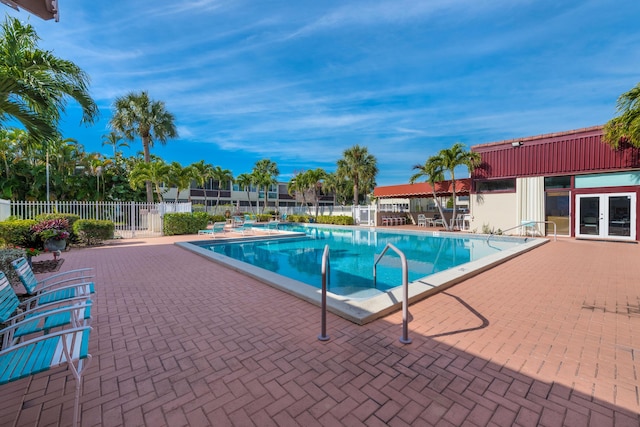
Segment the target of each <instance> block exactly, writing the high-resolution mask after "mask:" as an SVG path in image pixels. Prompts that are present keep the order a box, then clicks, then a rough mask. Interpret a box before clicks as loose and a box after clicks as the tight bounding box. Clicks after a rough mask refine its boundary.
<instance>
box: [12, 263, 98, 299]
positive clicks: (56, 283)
mask: <svg viewBox="0 0 640 427" xmlns="http://www.w3.org/2000/svg"><path fill="white" fill-rule="evenodd" d="M11 265H12V266H13V268H14V270H15V271H16V273H17V274H18V278H19V279H20V282H22V285H23V286H24V289H25V290H26V291H27V295H31V296H36V295H38V296H40V297H41V298H40V303H41V304H46V303H51V302H56V301H61V300H66V299H69V298H73V297H79V296H85V295H90V294H93V293H95V289H94V286H93V282H88V281H87V279H89V278H91V277H93V276H88V275H87V274H86V273H87V272H89V271H91V270H92V269H91V268H80V269H77V270H70V271H65V272H62V273H58V274H54V275H53V276H49V277H47V278H45V279H42V280H40V281H38V279H36V276H35V274H33V270H32V269H31V266H30V265H29V263H28V262H27V260H26V259H24V257H22V258H18V259H16V260H14V261H11ZM62 285H64V286H62Z"/></svg>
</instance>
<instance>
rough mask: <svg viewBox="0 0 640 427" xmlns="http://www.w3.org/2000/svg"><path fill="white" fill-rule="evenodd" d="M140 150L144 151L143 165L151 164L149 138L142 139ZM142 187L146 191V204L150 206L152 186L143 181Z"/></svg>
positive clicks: (148, 182) (149, 182)
mask: <svg viewBox="0 0 640 427" xmlns="http://www.w3.org/2000/svg"><path fill="white" fill-rule="evenodd" d="M142 148H143V151H144V161H145V163H151V154H150V153H149V136H143V137H142ZM144 185H145V187H146V189H147V203H149V204H151V203H153V186H152V185H151V181H149V180H147V181H145V182H144Z"/></svg>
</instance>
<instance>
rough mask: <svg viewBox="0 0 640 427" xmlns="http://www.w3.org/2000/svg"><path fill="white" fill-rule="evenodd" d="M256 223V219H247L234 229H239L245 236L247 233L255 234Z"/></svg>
mask: <svg viewBox="0 0 640 427" xmlns="http://www.w3.org/2000/svg"><path fill="white" fill-rule="evenodd" d="M255 224H256V221H254V220H252V219H250V220H246V221H244V222H243V223H242V225H241V226H240V227H236V229H235V230H234V231H237V232H238V233H242V235H243V236H245V235H247V234H253V226H254V225H255Z"/></svg>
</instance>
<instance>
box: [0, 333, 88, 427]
mask: <svg viewBox="0 0 640 427" xmlns="http://www.w3.org/2000/svg"><path fill="white" fill-rule="evenodd" d="M90 331H91V327H89V326H83V327H80V328H72V329H67V330H62V331H58V332H54V333H51V334H48V335H42V336H39V337H36V338H32V339H30V340H27V341H24V342H22V343H20V344H17V345H15V346H12V347H8V348H5V349H3V350H2V351H0V385H4V384H7V383H9V382H12V381H17V380H19V379H22V378H26V377H28V376H30V375H34V374H37V373H40V372H44V371H46V370H49V369H51V368H55V367H58V366H61V365H64V364H66V365H67V366H68V367H69V370H70V371H71V374H72V375H73V377H74V379H75V380H76V390H75V399H74V406H73V425H74V426H77V425H78V415H79V414H78V407H79V404H80V392H81V388H82V374H83V372H84V371H85V370H86V368H87V367H88V366H89V364H90V362H91V355H90V354H89V333H90Z"/></svg>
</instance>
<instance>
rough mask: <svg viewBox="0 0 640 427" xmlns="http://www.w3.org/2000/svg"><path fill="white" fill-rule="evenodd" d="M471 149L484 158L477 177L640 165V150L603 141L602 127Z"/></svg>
mask: <svg viewBox="0 0 640 427" xmlns="http://www.w3.org/2000/svg"><path fill="white" fill-rule="evenodd" d="M518 143H520V145H518ZM471 151H474V152H476V153H479V154H480V156H481V157H482V163H481V165H480V166H479V167H478V168H476V169H475V171H474V172H473V174H472V177H473V178H474V179H487V178H502V177H516V176H518V177H522V176H540V175H562V174H573V173H593V172H600V171H607V170H622V169H633V168H640V149H638V148H634V147H624V148H620V149H618V150H615V149H613V148H611V147H610V146H609V145H607V144H605V143H604V142H603V141H602V126H594V127H591V128H585V129H578V130H573V131H568V132H562V133H554V134H548V135H539V136H532V137H528V138H518V139H511V140H507V141H500V142H492V143H489V144H482V145H476V146H473V147H471Z"/></svg>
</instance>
